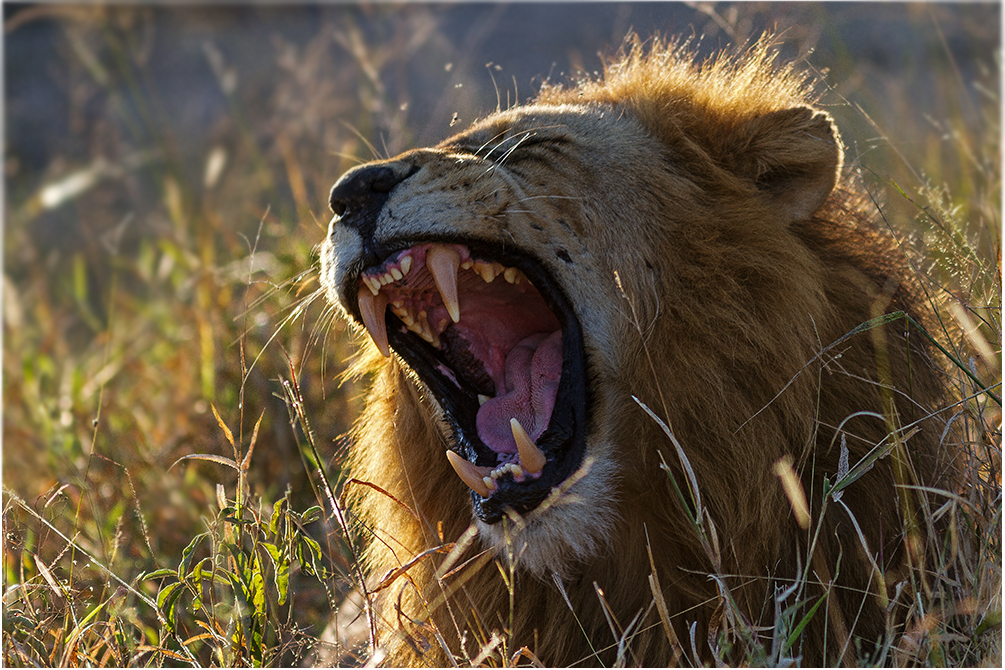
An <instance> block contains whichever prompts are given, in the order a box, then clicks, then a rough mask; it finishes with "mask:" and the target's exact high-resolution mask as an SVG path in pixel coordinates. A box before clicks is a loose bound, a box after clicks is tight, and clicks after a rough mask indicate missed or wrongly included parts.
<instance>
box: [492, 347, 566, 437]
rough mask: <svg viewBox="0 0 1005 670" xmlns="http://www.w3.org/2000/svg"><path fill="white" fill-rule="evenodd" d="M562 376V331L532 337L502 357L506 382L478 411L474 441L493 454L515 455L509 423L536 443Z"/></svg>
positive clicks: (549, 417)
mask: <svg viewBox="0 0 1005 670" xmlns="http://www.w3.org/2000/svg"><path fill="white" fill-rule="evenodd" d="M561 376H562V331H561V330H556V331H555V332H553V333H535V334H534V335H531V336H529V337H526V338H524V339H523V340H521V341H520V342H519V343H517V345H516V346H515V347H513V348H512V349H511V350H510V352H509V353H508V354H507V355H506V378H505V380H502V384H501V385H500V386H501V388H497V389H496V392H497V395H496V397H495V398H492V399H491V400H489V401H487V402H486V403H485V404H484V405H482V406H481V408H480V409H479V410H478V417H477V420H476V427H477V428H478V437H479V438H480V439H481V441H482V442H484V443H485V445H486V446H488V447H489V448H490V449H492V450H493V451H495V452H497V453H503V454H515V453H516V442H515V441H514V440H513V431H512V429H511V428H510V419H512V418H514V417H516V419H517V420H518V421H519V422H520V425H521V426H523V429H524V430H526V431H527V433H528V434H529V435H530V438H531V439H532V440H534V441H537V438H539V437H540V436H541V434H542V433H543V432H544V429H545V428H547V427H548V422H549V421H550V420H551V411H552V410H553V409H554V408H555V396H556V394H557V393H558V381H559V379H560V378H561Z"/></svg>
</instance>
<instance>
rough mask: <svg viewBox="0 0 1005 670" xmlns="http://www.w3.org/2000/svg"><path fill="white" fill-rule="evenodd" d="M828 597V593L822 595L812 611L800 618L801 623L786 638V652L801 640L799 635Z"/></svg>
mask: <svg viewBox="0 0 1005 670" xmlns="http://www.w3.org/2000/svg"><path fill="white" fill-rule="evenodd" d="M826 599H827V596H826V595H822V596H820V598H819V599H818V600H817V602H816V603H815V604H814V605H813V607H811V608H810V611H809V612H807V613H806V615H805V616H804V617H803V618H802V619H800V621H799V623H798V624H796V627H795V628H793V629H792V633H791V634H789V637H788V639H787V640H785V652H786V653H787V652H788V651H789V649H791V648H792V645H794V644H795V643H796V642H798V641H799V636H800V635H801V634H802V632H803V629H804V628H806V626H807V624H809V622H810V620H811V619H813V615H814V614H816V612H817V610H818V609H820V606H821V605H823V604H824V600H826Z"/></svg>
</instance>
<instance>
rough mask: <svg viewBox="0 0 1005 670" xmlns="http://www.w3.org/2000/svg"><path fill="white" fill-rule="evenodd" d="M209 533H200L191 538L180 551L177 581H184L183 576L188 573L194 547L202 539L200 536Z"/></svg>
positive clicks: (202, 536)
mask: <svg viewBox="0 0 1005 670" xmlns="http://www.w3.org/2000/svg"><path fill="white" fill-rule="evenodd" d="M208 534H209V533H200V534H199V535H196V536H195V537H194V538H192V541H191V542H189V543H188V546H187V547H185V548H184V549H183V550H182V552H181V562H180V563H179V564H178V581H179V582H183V581H185V576H186V575H187V574H188V568H189V566H190V565H191V564H192V558H193V554H194V553H195V548H196V547H197V546H198V545H199V543H200V542H201V541H202V538H204V537H206V536H207V535H208Z"/></svg>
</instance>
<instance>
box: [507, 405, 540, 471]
mask: <svg viewBox="0 0 1005 670" xmlns="http://www.w3.org/2000/svg"><path fill="white" fill-rule="evenodd" d="M509 425H510V428H511V429H512V430H513V439H514V440H516V450H517V451H518V452H519V453H520V465H522V466H523V469H524V470H526V471H527V472H529V473H530V474H532V475H537V474H540V473H541V470H543V469H544V464H545V463H547V462H548V459H547V458H545V456H544V453H543V452H542V451H541V450H540V449H538V448H537V445H536V444H534V441H533V440H532V439H530V435H528V434H527V431H525V430H524V429H523V426H521V425H520V422H519V421H517V420H516V417H513V418H512V419H510V420H509Z"/></svg>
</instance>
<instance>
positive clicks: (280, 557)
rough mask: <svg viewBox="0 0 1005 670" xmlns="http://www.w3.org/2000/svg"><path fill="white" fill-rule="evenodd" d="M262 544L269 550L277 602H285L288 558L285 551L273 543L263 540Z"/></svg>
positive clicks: (288, 583)
mask: <svg viewBox="0 0 1005 670" xmlns="http://www.w3.org/2000/svg"><path fill="white" fill-rule="evenodd" d="M262 546H263V547H265V550H266V551H267V552H269V556H270V557H271V558H272V567H273V569H274V570H275V578H274V581H275V583H276V590H277V591H278V592H279V604H280V605H284V604H286V594H287V592H288V591H289V588H290V560H289V558H288V557H287V556H286V554H285V552H284V551H283V550H282V549H280V548H279V547H277V546H276V545H274V544H269V543H268V542H263V543H262Z"/></svg>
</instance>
